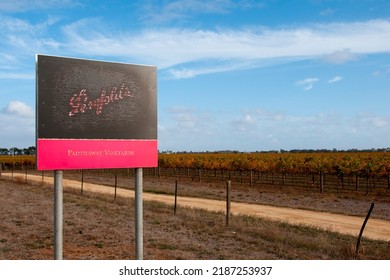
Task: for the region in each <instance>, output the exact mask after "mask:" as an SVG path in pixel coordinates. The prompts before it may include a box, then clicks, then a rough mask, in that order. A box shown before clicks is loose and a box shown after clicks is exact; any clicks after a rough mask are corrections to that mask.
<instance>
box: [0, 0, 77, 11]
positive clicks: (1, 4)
mask: <svg viewBox="0 0 390 280" xmlns="http://www.w3.org/2000/svg"><path fill="white" fill-rule="evenodd" d="M76 4H77V2H75V1H74V0H18V1H15V0H1V1H0V11H5V12H24V11H29V10H41V9H51V8H53V7H54V8H59V7H65V6H73V5H76Z"/></svg>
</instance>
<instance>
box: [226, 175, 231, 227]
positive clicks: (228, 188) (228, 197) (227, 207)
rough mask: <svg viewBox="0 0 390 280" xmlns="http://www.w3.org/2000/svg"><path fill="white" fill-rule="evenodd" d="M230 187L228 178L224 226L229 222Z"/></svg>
mask: <svg viewBox="0 0 390 280" xmlns="http://www.w3.org/2000/svg"><path fill="white" fill-rule="evenodd" d="M230 189H231V182H230V180H229V181H227V184H226V226H228V225H229V223H230Z"/></svg>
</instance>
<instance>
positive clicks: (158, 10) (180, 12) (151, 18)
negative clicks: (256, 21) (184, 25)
mask: <svg viewBox="0 0 390 280" xmlns="http://www.w3.org/2000/svg"><path fill="white" fill-rule="evenodd" d="M263 7H264V3H261V2H259V1H256V0H239V1H233V0H214V1H203V0H176V1H166V2H163V3H161V1H145V3H144V4H143V5H141V6H140V12H139V14H140V15H141V16H140V19H141V20H142V21H143V22H144V23H145V24H162V23H168V22H173V21H175V22H177V21H186V20H189V19H190V18H192V17H194V16H195V15H198V14H228V13H230V12H231V10H233V9H243V10H246V9H257V8H263Z"/></svg>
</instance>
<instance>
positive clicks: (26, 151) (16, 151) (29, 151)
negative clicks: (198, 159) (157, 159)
mask: <svg viewBox="0 0 390 280" xmlns="http://www.w3.org/2000/svg"><path fill="white" fill-rule="evenodd" d="M158 152H159V154H211V153H213V154H215V153H217V154H248V153H254V154H256V153H337V152H341V153H345V152H353V153H355V152H390V147H388V148H371V149H347V150H339V149H336V148H334V149H292V150H284V149H280V150H269V151H254V152H242V151H238V150H220V151H202V152H193V151H177V152H174V151H170V150H166V151H158ZM0 155H8V156H9V155H18V156H20V155H36V147H35V146H30V147H28V148H17V147H12V148H9V149H8V148H0Z"/></svg>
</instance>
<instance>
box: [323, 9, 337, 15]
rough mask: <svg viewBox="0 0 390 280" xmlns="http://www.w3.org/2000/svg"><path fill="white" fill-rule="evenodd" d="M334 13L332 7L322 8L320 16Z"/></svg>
mask: <svg viewBox="0 0 390 280" xmlns="http://www.w3.org/2000/svg"><path fill="white" fill-rule="evenodd" d="M334 13H335V11H334V10H333V9H330V8H328V9H325V10H322V11H321V12H320V16H331V15H333V14H334Z"/></svg>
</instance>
